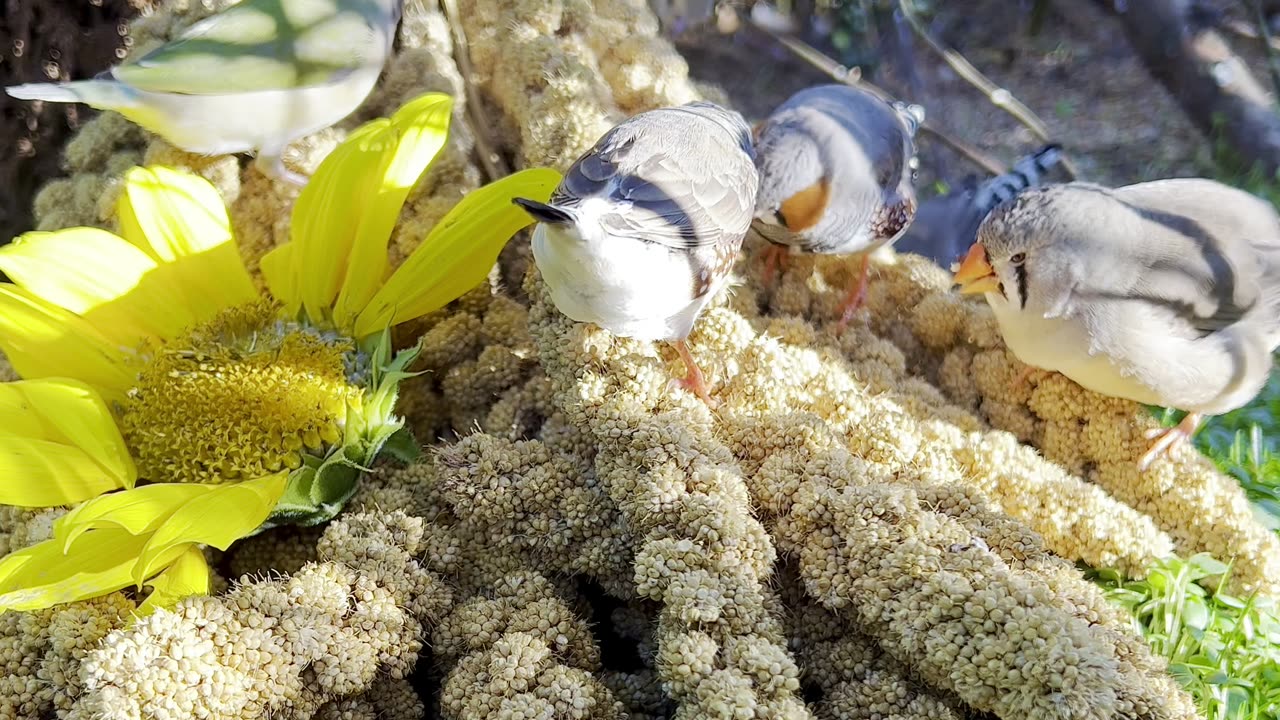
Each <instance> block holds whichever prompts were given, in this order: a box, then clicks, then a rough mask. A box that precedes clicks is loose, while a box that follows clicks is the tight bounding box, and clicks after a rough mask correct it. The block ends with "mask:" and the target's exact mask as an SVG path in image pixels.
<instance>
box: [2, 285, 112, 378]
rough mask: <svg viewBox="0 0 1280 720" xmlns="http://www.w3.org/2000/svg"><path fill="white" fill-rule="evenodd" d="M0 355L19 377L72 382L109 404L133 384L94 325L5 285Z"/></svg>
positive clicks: (110, 344)
mask: <svg viewBox="0 0 1280 720" xmlns="http://www.w3.org/2000/svg"><path fill="white" fill-rule="evenodd" d="M0 350H3V351H4V354H5V355H6V356H8V359H9V362H10V363H11V364H12V365H13V369H14V370H16V371H17V372H18V374H19V375H21V376H22V377H24V378H40V377H51V376H60V377H71V378H76V379H77V380H83V381H84V382H87V383H89V384H90V385H92V386H94V387H95V388H96V389H97V390H98V391H99V392H101V393H102V394H103V395H104V396H105V397H106V398H107V399H108V400H118V399H121V397H122V396H123V394H124V391H125V390H127V389H128V388H129V386H130V385H131V384H132V382H133V380H132V375H131V374H130V373H129V372H128V371H127V370H126V369H125V367H124V365H123V363H122V357H123V356H122V355H121V350H120V348H118V347H117V346H115V345H113V344H112V343H111V342H110V341H109V340H107V339H106V338H105V337H103V336H102V334H101V333H99V332H98V331H97V330H95V329H94V328H93V326H91V325H89V323H87V322H85V321H84V320H83V319H81V318H79V317H76V316H75V315H72V314H71V313H69V312H67V311H66V310H63V309H61V308H58V307H54V306H52V305H50V304H48V303H46V302H44V301H42V300H40V299H39V298H36V297H35V296H33V295H31V293H28V292H27V291H25V290H23V289H21V288H19V287H16V286H14V285H10V284H8V283H0Z"/></svg>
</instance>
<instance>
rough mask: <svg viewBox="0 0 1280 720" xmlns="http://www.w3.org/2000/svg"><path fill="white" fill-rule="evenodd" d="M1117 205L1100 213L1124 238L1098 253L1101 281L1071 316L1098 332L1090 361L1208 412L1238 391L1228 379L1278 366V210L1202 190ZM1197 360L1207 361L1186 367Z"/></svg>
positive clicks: (1149, 190)
mask: <svg viewBox="0 0 1280 720" xmlns="http://www.w3.org/2000/svg"><path fill="white" fill-rule="evenodd" d="M1193 182H1194V183H1195V184H1192V183H1193ZM1109 197H1110V198H1112V200H1108V201H1107V202H1108V203H1112V202H1114V203H1117V204H1115V205H1111V206H1110V207H1104V206H1100V205H1092V204H1091V207H1092V211H1091V212H1089V216H1090V217H1091V218H1092V220H1091V222H1093V223H1102V224H1105V225H1106V226H1107V227H1109V228H1111V229H1112V231H1113V232H1112V234H1111V236H1110V237H1109V239H1108V242H1107V243H1106V244H1105V245H1104V244H1100V243H1095V244H1092V245H1091V246H1090V250H1089V251H1090V252H1093V253H1095V254H1097V257H1094V258H1092V262H1091V267H1093V268H1094V272H1093V273H1092V274H1091V275H1090V276H1088V277H1086V278H1084V279H1082V280H1081V282H1080V284H1079V285H1078V286H1077V287H1076V288H1074V289H1073V291H1072V293H1071V297H1070V300H1069V301H1068V303H1067V307H1066V314H1067V315H1071V316H1075V317H1078V318H1080V319H1081V320H1082V321H1083V322H1084V323H1085V325H1086V327H1087V328H1088V336H1089V341H1090V348H1089V349H1090V352H1091V353H1094V354H1102V355H1106V356H1107V357H1109V358H1111V359H1112V361H1113V362H1114V363H1116V364H1117V365H1118V366H1119V367H1120V368H1121V369H1122V371H1123V372H1124V373H1125V374H1128V375H1131V376H1132V377H1134V378H1135V379H1137V380H1139V381H1141V382H1142V383H1143V384H1144V385H1146V386H1147V387H1149V388H1158V389H1160V391H1161V392H1163V393H1165V394H1166V396H1167V397H1170V398H1183V399H1187V398H1196V397H1200V398H1201V399H1202V400H1204V401H1208V400H1209V399H1211V398H1212V396H1215V395H1216V394H1217V393H1218V392H1220V391H1221V387H1222V383H1224V382H1227V380H1226V379H1225V378H1223V377H1217V376H1218V375H1223V374H1224V373H1225V374H1234V373H1252V372H1253V370H1251V368H1257V367H1266V366H1269V363H1267V362H1265V360H1266V357H1265V356H1266V355H1267V354H1268V353H1269V350H1268V349H1267V348H1265V347H1264V344H1265V342H1266V336H1267V335H1268V334H1269V333H1270V334H1273V335H1274V333H1275V332H1276V330H1275V328H1276V327H1277V325H1280V316H1277V313H1276V308H1277V307H1280V290H1278V289H1277V288H1278V287H1280V277H1277V276H1280V245H1277V242H1280V241H1278V240H1277V238H1278V237H1280V221H1278V220H1277V218H1276V216H1275V213H1274V212H1273V211H1272V210H1271V209H1270V206H1269V205H1268V204H1265V201H1261V200H1259V199H1257V198H1254V197H1253V196H1251V195H1248V194H1246V193H1243V192H1242V191H1236V190H1232V189H1230V188H1228V187H1226V186H1222V185H1219V184H1217V183H1210V182H1207V181H1191V180H1186V181H1176V182H1175V181H1159V182H1155V183H1143V184H1141V185H1136V186H1130V187H1127V188H1120V189H1118V190H1115V191H1110V195H1109ZM1112 212H1114V213H1115V214H1114V215H1113V214H1111V213H1112ZM1226 329H1230V333H1227V334H1219V333H1220V331H1223V330H1226ZM1211 336H1212V337H1211ZM1206 339H1207V340H1208V342H1200V341H1201V340H1206ZM1273 344H1274V343H1273ZM1259 348H1261V350H1259ZM1192 351H1194V352H1192ZM1188 352H1191V354H1192V355H1195V356H1196V357H1197V360H1196V362H1185V361H1181V362H1180V361H1179V360H1178V359H1177V358H1178V357H1185V356H1186V354H1187V353H1188ZM1259 352H1261V355H1262V357H1255V356H1257V355H1258V354H1259ZM1210 375H1213V376H1212V377H1211V376H1210ZM1230 382H1232V383H1236V382H1244V379H1238V378H1236V379H1232V380H1231V381H1230Z"/></svg>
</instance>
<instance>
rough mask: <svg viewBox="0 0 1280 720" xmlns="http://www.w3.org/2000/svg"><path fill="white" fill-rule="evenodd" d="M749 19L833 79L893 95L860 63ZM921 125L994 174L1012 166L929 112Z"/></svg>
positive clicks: (749, 21)
mask: <svg viewBox="0 0 1280 720" xmlns="http://www.w3.org/2000/svg"><path fill="white" fill-rule="evenodd" d="M747 22H748V23H749V24H750V25H751V26H752V27H754V28H755V29H757V30H759V31H760V32H762V33H764V34H766V35H768V36H769V37H771V38H773V39H774V40H775V41H777V42H778V43H779V44H781V45H782V46H783V47H785V48H787V49H788V50H790V51H791V53H792V54H793V55H795V56H796V57H798V58H800V59H801V60H803V61H805V62H807V63H809V64H810V65H812V66H813V67H815V68H817V69H818V70H820V71H822V72H824V73H826V74H827V75H830V76H831V78H832V79H833V80H836V81H837V82H842V83H845V84H847V85H853V86H862V87H865V88H866V89H868V90H870V91H872V92H874V93H877V94H878V95H880V96H881V97H886V98H888V97H889V93H888V92H886V91H885V90H884V89H883V88H881V87H879V86H878V85H876V84H874V83H872V82H870V81H868V80H865V79H863V77H862V71H861V70H860V69H858V68H856V67H854V68H849V67H846V66H844V65H841V64H840V63H839V62H837V61H836V60H835V59H833V58H831V57H829V56H827V55H826V54H825V53H823V52H822V51H821V50H818V49H817V48H815V47H813V46H812V45H810V44H808V43H806V42H804V41H803V40H800V39H798V38H795V37H792V36H790V35H783V34H780V33H777V32H774V31H773V30H771V29H769V28H767V27H764V26H762V25H759V24H758V23H756V22H755V21H754V20H751V19H749V18H748V20H747ZM920 129H921V130H924V131H925V132H927V133H929V134H930V135H932V136H933V137H935V138H937V139H938V140H939V141H941V142H942V143H943V144H944V145H946V146H947V147H949V148H951V149H952V150H954V151H956V152H957V153H959V154H960V155H961V156H963V157H964V158H965V159H967V160H968V161H969V162H971V163H973V164H974V165H976V166H978V167H980V168H982V169H983V170H985V171H987V172H988V173H990V174H992V175H1003V174H1004V173H1005V172H1006V171H1007V170H1008V168H1007V167H1005V165H1004V164H1003V163H1001V162H1000V161H999V160H996V159H995V158H993V157H991V156H990V155H987V154H986V153H984V152H982V151H981V150H979V149H978V148H977V147H975V146H973V145H970V144H969V143H967V142H965V141H963V140H960V139H959V138H956V137H954V136H952V135H951V134H950V133H947V132H946V131H944V130H943V129H942V128H940V127H938V125H937V124H936V123H934V122H932V121H931V120H930V119H929V116H928V113H927V112H926V114H925V120H924V123H923V124H922V125H921V126H920Z"/></svg>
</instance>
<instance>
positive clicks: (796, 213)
mask: <svg viewBox="0 0 1280 720" xmlns="http://www.w3.org/2000/svg"><path fill="white" fill-rule="evenodd" d="M830 200H831V183H829V182H827V179H826V178H823V179H821V180H819V181H818V182H816V183H814V184H812V185H810V186H809V187H807V188H805V189H803V190H801V191H800V192H798V193H796V194H795V195H792V196H791V197H789V198H787V199H786V200H784V201H783V203H782V207H780V208H778V212H780V213H781V214H782V220H783V222H785V223H786V225H787V229H788V230H790V231H791V232H800V231H802V230H808V229H809V228H811V227H813V226H814V225H817V224H818V221H819V220H821V219H822V213H823V212H825V211H826V209H827V203H828V202H829V201H830Z"/></svg>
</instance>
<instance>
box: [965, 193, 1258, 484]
mask: <svg viewBox="0 0 1280 720" xmlns="http://www.w3.org/2000/svg"><path fill="white" fill-rule="evenodd" d="M954 279H955V282H956V283H957V284H958V285H959V286H960V292H962V293H984V294H985V296H986V300H987V302H988V303H989V304H990V305H991V308H992V310H993V311H994V313H995V316H996V320H997V322H998V323H999V325H1000V331H1001V334H1002V335H1003V336H1004V339H1005V342H1006V344H1007V345H1008V346H1009V349H1010V350H1012V351H1013V353H1014V354H1015V355H1017V356H1018V358H1019V359H1020V360H1022V361H1023V362H1025V363H1028V364H1030V365H1033V366H1036V367H1040V368H1044V369H1046V370H1055V371H1057V372H1060V373H1062V374H1063V375H1066V376H1067V377H1069V378H1071V379H1072V380H1074V381H1075V382H1077V383H1079V384H1080V385H1082V386H1084V387H1085V388H1088V389H1090V390H1093V391H1095V392H1098V393H1102V394H1104V395H1110V396H1112V397H1120V398H1126V399H1129V400H1134V401H1137V402H1141V403H1147V404H1153V405H1161V406H1166V407H1174V408H1178V409H1181V410H1186V411H1188V412H1189V414H1188V415H1187V416H1186V417H1185V418H1184V419H1183V420H1182V422H1181V423H1179V425H1178V426H1177V427H1175V428H1171V429H1169V430H1168V431H1155V432H1153V433H1152V434H1151V437H1152V438H1157V437H1158V438H1159V439H1158V440H1157V442H1156V443H1155V444H1154V445H1153V446H1152V448H1151V449H1150V450H1149V451H1148V452H1147V453H1146V454H1145V455H1143V457H1142V460H1141V462H1140V467H1141V468H1143V469H1145V468H1147V467H1148V466H1149V465H1150V464H1151V462H1153V461H1154V460H1155V459H1156V458H1157V457H1159V456H1160V455H1161V454H1163V453H1164V452H1165V451H1166V450H1167V449H1168V448H1170V447H1172V446H1174V445H1176V444H1178V443H1181V442H1183V441H1185V440H1186V439H1187V438H1188V437H1189V436H1190V435H1191V434H1192V433H1193V432H1194V431H1195V429H1196V428H1197V427H1198V425H1199V423H1200V421H1201V420H1202V419H1203V417H1204V416H1206V415H1216V414H1219V413H1224V412H1228V411H1231V410H1234V409H1237V408H1239V407H1242V406H1243V405H1245V404H1246V403H1248V402H1249V401H1250V400H1251V399H1252V398H1253V397H1254V396H1255V395H1257V394H1258V392H1259V390H1261V389H1262V387H1263V385H1264V384H1265V383H1266V381H1267V377H1268V375H1269V373H1270V371H1271V366H1272V352H1273V351H1274V350H1275V349H1276V347H1277V346H1278V345H1280V217H1277V214H1276V211H1275V209H1274V208H1273V207H1272V206H1271V204H1270V203H1268V202H1266V201H1264V200H1262V199H1260V198H1258V197H1256V196H1254V195H1251V194H1249V193H1247V192H1244V191H1243V190H1237V189H1235V188H1231V187H1228V186H1226V185H1223V184H1221V183H1218V182H1214V181H1212V180H1203V179H1198V178H1187V179H1175V180H1159V181H1155V182H1146V183H1139V184H1137V185H1129V186H1127V187H1122V188H1118V189H1114V190H1113V189H1108V188H1104V187H1101V186H1098V185H1093V184H1088V183H1069V184H1065V185H1050V186H1046V187H1043V188H1036V189H1032V190H1028V191H1026V192H1023V193H1022V194H1021V195H1018V196H1017V197H1015V198H1014V199H1013V200H1011V201H1009V202H1007V203H1004V204H1003V205H1001V206H999V207H997V208H996V209H995V210H994V211H992V213H991V214H990V215H988V216H987V219H986V220H985V221H983V223H982V225H981V226H980V227H979V228H978V235H977V242H976V243H974V245H973V247H972V248H971V249H970V250H969V253H968V255H966V257H965V259H964V261H963V262H962V263H961V264H960V267H959V269H958V270H957V271H956V273H955V278H954Z"/></svg>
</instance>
